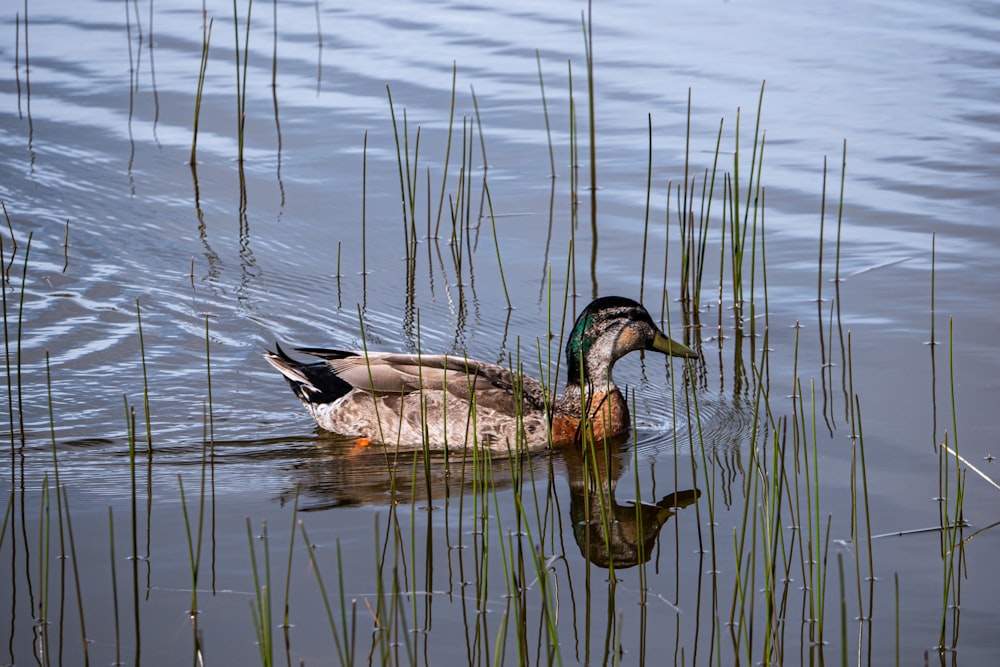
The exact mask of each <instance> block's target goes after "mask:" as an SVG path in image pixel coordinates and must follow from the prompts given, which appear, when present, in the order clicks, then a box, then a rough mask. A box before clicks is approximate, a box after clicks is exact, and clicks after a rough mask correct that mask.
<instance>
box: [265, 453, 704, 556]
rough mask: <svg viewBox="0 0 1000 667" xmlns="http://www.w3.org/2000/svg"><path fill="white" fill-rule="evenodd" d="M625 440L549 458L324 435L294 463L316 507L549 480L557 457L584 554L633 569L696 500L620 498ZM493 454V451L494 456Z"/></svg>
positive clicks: (305, 497)
mask: <svg viewBox="0 0 1000 667" xmlns="http://www.w3.org/2000/svg"><path fill="white" fill-rule="evenodd" d="M624 442H625V441H624V440H622V441H619V442H616V443H611V444H609V445H607V446H606V447H588V448H587V450H586V451H583V450H581V449H579V448H577V447H564V448H560V449H557V450H554V451H553V452H552V453H551V455H543V454H540V453H535V454H533V455H531V456H520V457H502V458H501V457H495V456H493V457H492V458H491V457H490V456H488V455H487V454H486V453H483V452H480V453H475V452H472V451H466V452H451V453H450V454H448V455H447V458H446V456H445V454H444V453H443V452H433V453H430V454H426V455H425V454H424V453H422V452H413V451H405V452H391V451H388V450H385V449H383V448H381V447H378V446H368V447H364V448H358V447H357V446H356V445H355V444H354V441H353V440H352V439H348V438H336V437H321V438H318V439H317V440H316V441H315V442H314V443H313V446H312V447H309V448H306V449H299V450H298V452H297V453H298V455H299V456H298V457H297V458H296V459H295V460H294V462H293V463H292V464H291V471H292V472H293V474H294V477H295V481H296V485H295V487H294V488H291V489H289V490H287V491H286V492H285V493H283V494H282V495H281V500H282V501H291V500H292V499H293V498H294V497H295V495H296V494H298V496H299V499H300V509H301V510H303V511H316V510H324V509H332V508H337V507H351V506H360V505H386V504H393V505H394V504H403V503H405V504H409V503H416V504H417V505H424V506H427V505H438V506H440V505H441V504H443V503H444V502H445V501H446V500H447V499H448V498H457V497H458V496H459V495H461V494H467V493H474V492H477V491H478V492H480V493H484V492H487V491H490V492H492V490H494V489H496V490H501V489H505V488H510V487H512V486H514V485H515V484H516V483H517V482H518V481H519V480H529V479H535V480H544V479H546V478H547V477H548V475H549V474H550V473H551V467H552V463H553V461H559V460H561V461H562V463H563V465H564V466H565V471H566V477H567V481H568V486H569V518H570V524H571V527H572V530H573V536H574V538H575V540H576V543H577V545H578V546H579V548H580V553H581V554H582V555H583V556H584V558H586V559H587V560H589V561H590V562H591V563H592V564H594V565H597V566H599V567H603V568H608V567H612V566H613V567H615V568H627V567H632V566H635V565H638V564H640V563H644V562H646V561H648V560H649V558H650V556H651V554H652V552H653V550H654V548H655V546H656V540H657V538H658V536H659V534H660V530H661V529H662V528H663V525H664V524H665V523H666V522H667V521H668V520H669V519H670V517H672V516H674V514H676V513H677V511H678V510H680V509H682V508H684V507H687V506H689V505H691V504H693V503H694V502H696V501H697V500H698V497H699V496H700V495H701V492H700V491H699V490H697V489H689V490H684V491H677V492H675V493H671V494H669V495H667V496H664V497H663V498H662V499H661V500H659V501H658V502H656V503H641V502H640V503H636V502H634V501H631V500H629V501H625V502H624V503H619V501H618V500H617V498H616V497H615V489H616V487H617V484H618V480H619V478H620V477H621V475H622V472H623V470H624V469H625V467H626V466H625V463H626V461H627V460H628V456H629V454H628V452H629V451H631V450H627V449H626V448H624V447H623V444H624ZM492 454H495V453H492Z"/></svg>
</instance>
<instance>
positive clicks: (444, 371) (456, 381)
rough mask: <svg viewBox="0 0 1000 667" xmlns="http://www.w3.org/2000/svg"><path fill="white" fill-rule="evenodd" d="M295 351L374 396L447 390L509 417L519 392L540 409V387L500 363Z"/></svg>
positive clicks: (427, 356) (425, 356)
mask: <svg viewBox="0 0 1000 667" xmlns="http://www.w3.org/2000/svg"><path fill="white" fill-rule="evenodd" d="M296 350H297V351H299V352H302V353H305V354H309V355H312V356H314V357H319V358H321V359H323V360H324V361H325V365H326V366H327V367H328V368H329V370H331V371H332V372H333V373H334V374H335V375H336V376H337V377H339V378H340V379H341V380H343V381H344V382H346V383H348V384H350V385H351V386H352V387H354V388H356V389H361V390H364V391H372V392H374V393H376V394H407V393H411V392H415V391H419V390H421V389H423V390H424V391H447V392H448V393H450V394H452V395H454V396H456V397H459V398H463V399H465V400H471V399H472V396H473V395H475V397H476V403H477V404H478V405H480V406H481V407H487V408H492V409H496V410H501V411H504V412H512V411H513V409H514V403H515V396H516V395H517V393H520V394H521V396H522V397H523V401H524V403H525V404H526V405H527V406H528V407H530V408H533V409H538V410H540V409H543V408H544V402H545V391H544V388H543V387H542V384H541V382H539V381H538V380H536V379H534V378H531V377H527V376H521V375H516V374H513V373H511V371H510V369H508V368H505V367H503V366H501V365H499V364H492V363H488V362H485V361H477V360H474V359H466V358H465V357H461V356H449V355H444V354H433V355H432V354H421V355H416V354H398V353H394V352H367V353H365V352H363V351H357V350H328V349H323V348H296ZM515 387H517V391H515Z"/></svg>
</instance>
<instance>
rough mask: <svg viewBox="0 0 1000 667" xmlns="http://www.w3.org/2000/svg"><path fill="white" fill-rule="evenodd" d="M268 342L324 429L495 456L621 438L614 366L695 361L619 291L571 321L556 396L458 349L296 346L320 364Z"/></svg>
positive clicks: (623, 423) (622, 405)
mask: <svg viewBox="0 0 1000 667" xmlns="http://www.w3.org/2000/svg"><path fill="white" fill-rule="evenodd" d="M275 348H276V349H275V351H273V352H272V351H270V350H267V351H266V352H265V353H264V358H265V359H266V360H267V362H268V363H269V364H270V365H271V366H273V367H274V368H275V369H276V370H277V371H278V372H279V373H281V375H283V376H284V378H285V380H287V381H288V384H289V385H290V386H291V388H292V391H293V392H294V393H295V395H296V396H297V397H298V399H299V401H301V403H302V405H303V406H304V407H305V408H306V410H307V411H308V412H309V414H310V415H311V416H312V418H313V419H314V420H315V421H316V424H317V425H318V426H319V427H320V428H322V429H325V430H327V431H332V432H334V433H338V434H341V435H344V436H351V437H354V438H355V440H356V442H357V443H358V444H359V445H361V446H366V445H368V444H371V443H381V444H383V445H388V446H396V447H401V448H423V447H429V448H435V449H459V448H463V447H467V446H471V445H479V446H482V447H485V448H489V449H491V450H494V451H497V452H505V451H510V450H512V449H525V450H529V451H532V450H541V449H545V448H552V447H560V446H567V445H573V444H576V445H579V444H581V443H583V442H584V441H585V438H592V439H593V441H594V442H607V441H611V440H619V439H621V438H623V437H625V436H627V434H628V432H629V430H630V427H631V422H630V418H629V410H628V404H627V403H626V401H625V398H624V397H623V395H622V392H621V390H620V389H619V388H618V387H617V386H616V385H615V383H614V380H613V378H612V368H613V367H614V364H615V362H616V361H617V360H618V359H620V358H622V357H623V356H625V355H626V354H628V353H629V352H634V351H637V350H647V351H655V352H661V353H663V354H665V355H667V356H669V357H680V358H685V359H696V358H698V354H697V353H696V352H695V351H694V350H692V349H691V348H690V347H688V346H687V345H684V344H682V343H679V342H677V341H675V340H672V339H671V338H669V337H668V336H667V335H666V334H664V333H663V332H662V331H661V330H660V329H659V328H658V327H657V326H656V324H654V322H653V318H652V317H651V316H650V315H649V312H648V311H647V310H646V308H645V307H643V306H642V304H640V303H639V302H637V301H634V300H632V299H629V298H627V297H620V296H605V297H601V298H598V299H596V300H594V301H593V302H591V303H590V304H588V305H587V306H586V308H584V309H583V311H582V312H581V313H580V315H579V317H577V318H576V322H575V323H574V325H573V329H572V331H571V333H570V335H569V339H568V340H567V342H566V350H565V354H566V372H567V376H566V386H565V389H564V390H563V392H562V394H561V395H558V396H555V395H553V394H552V392H550V391H548V390H547V389H546V387H545V386H544V385H543V384H542V382H540V381H539V380H537V379H535V378H532V377H529V376H527V375H523V374H521V373H519V372H514V371H512V370H511V369H510V368H507V367H505V366H503V365H500V364H494V363H490V362H486V361H478V360H473V359H469V358H467V357H465V356H462V355H438V354H435V355H428V354H404V353H396V352H376V351H369V350H336V349H325V348H312V347H299V348H294V349H295V350H296V351H297V352H300V353H302V354H306V355H309V356H311V357H314V358H317V359H319V361H312V360H311V361H298V360H296V359H294V358H292V357H291V356H289V355H288V354H287V353H286V352H285V351H284V350H283V349H282V348H281V345H280V344H278V343H275Z"/></svg>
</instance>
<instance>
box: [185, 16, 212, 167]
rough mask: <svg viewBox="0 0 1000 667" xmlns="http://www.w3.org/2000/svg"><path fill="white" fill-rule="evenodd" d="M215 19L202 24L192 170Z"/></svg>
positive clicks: (192, 133)
mask: <svg viewBox="0 0 1000 667" xmlns="http://www.w3.org/2000/svg"><path fill="white" fill-rule="evenodd" d="M214 21H215V19H209V21H208V25H207V26H206V25H205V23H204V21H203V22H202V24H201V64H200V65H199V67H198V87H197V89H196V91H195V96H194V122H193V124H192V128H191V130H192V131H191V157H190V163H191V169H192V170H194V169H195V168H196V165H197V155H198V123H199V121H200V118H201V102H202V95H203V94H204V92H205V74H206V73H207V71H208V47H209V43H210V42H211V41H212V23H213V22H214Z"/></svg>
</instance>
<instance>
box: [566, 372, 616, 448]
mask: <svg viewBox="0 0 1000 667" xmlns="http://www.w3.org/2000/svg"><path fill="white" fill-rule="evenodd" d="M587 403H588V405H587V418H586V419H581V418H580V417H579V416H576V415H574V416H568V415H555V416H553V418H552V444H553V445H554V446H564V445H579V444H581V443H583V442H584V439H583V438H584V435H586V436H587V437H591V438H593V440H594V442H595V443H598V444H600V443H604V442H606V441H608V440H614V439H616V438H618V437H619V436H621V435H623V434H625V433H626V432H627V431H628V430H629V426H630V424H629V415H628V404H626V403H625V398H624V397H623V396H622V394H621V392H620V391H618V388H617V387H614V388H612V389H611V391H610V392H594V393H593V394H590V395H589V396H588V397H587Z"/></svg>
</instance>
